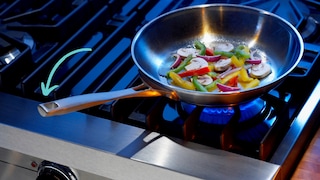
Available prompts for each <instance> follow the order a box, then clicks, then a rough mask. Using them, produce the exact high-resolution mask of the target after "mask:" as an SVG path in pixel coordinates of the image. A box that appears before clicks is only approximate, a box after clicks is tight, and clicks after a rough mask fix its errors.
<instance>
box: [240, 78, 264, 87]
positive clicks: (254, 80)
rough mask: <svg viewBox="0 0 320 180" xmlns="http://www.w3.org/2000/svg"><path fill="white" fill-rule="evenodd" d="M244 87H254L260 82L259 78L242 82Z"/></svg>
mask: <svg viewBox="0 0 320 180" xmlns="http://www.w3.org/2000/svg"><path fill="white" fill-rule="evenodd" d="M240 84H241V86H242V88H243V89H249V88H254V87H256V86H258V85H259V84H260V81H259V79H253V80H252V81H250V82H240Z"/></svg>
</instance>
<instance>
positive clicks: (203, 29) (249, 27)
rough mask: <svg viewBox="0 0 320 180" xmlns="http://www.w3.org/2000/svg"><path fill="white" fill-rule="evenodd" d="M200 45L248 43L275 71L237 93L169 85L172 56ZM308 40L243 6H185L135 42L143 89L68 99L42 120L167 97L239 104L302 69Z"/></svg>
mask: <svg viewBox="0 0 320 180" xmlns="http://www.w3.org/2000/svg"><path fill="white" fill-rule="evenodd" d="M195 40H200V41H201V42H204V43H205V44H209V43H211V42H231V43H234V44H246V45H248V46H249V47H250V48H256V49H259V50H260V51H261V52H262V54H264V55H266V57H267V60H268V62H269V63H270V64H271V66H272V73H271V74H270V75H269V76H268V77H267V78H265V79H264V80H262V81H261V83H260V85H259V86H258V87H255V88H252V89H248V90H240V91H236V92H197V91H191V90H185V89H182V88H179V87H176V86H172V85H170V84H168V82H167V80H166V78H164V77H163V75H164V74H165V73H166V72H167V71H168V70H169V67H170V65H171V63H172V59H170V56H171V54H172V52H173V51H175V50H177V49H178V48H180V47H185V46H187V45H190V44H192V43H193V42H194V41H195ZM303 50H304V47H303V40H302V38H301V36H300V34H299V32H298V31H297V30H296V29H295V28H294V27H293V26H292V25H291V24H290V23H288V22H287V21H286V20H284V19H282V18H280V17H278V16H277V15H274V14H272V13H270V12H267V11H264V10H261V9H256V8H252V7H247V6H241V5H228V4H210V5H200V6H192V7H186V8H182V9H178V10H175V11H171V12H169V13H166V14H163V15H162V16H159V17H158V18H156V19H154V20H152V21H151V22H149V23H148V24H146V25H145V26H144V27H142V28H141V29H140V30H139V32H138V33H137V34H136V36H135V37H134V39H133V42H132V47H131V53H132V57H133V61H134V63H135V64H136V66H138V68H139V72H140V77H141V79H142V80H143V82H144V85H142V86H143V87H147V88H142V87H141V86H138V87H134V88H129V89H125V90H120V91H115V92H104V93H94V94H86V95H79V96H73V97H68V98H65V99H60V100H55V101H52V102H47V103H43V104H40V105H39V106H38V110H39V113H40V114H41V115H42V116H51V115H57V114H65V113H68V112H72V111H77V110H81V109H84V108H88V107H92V106H96V105H99V104H102V103H105V102H107V101H110V100H114V99H120V98H132V97H154V96H166V97H168V98H171V99H174V100H181V101H185V102H188V103H192V104H197V105H206V106H212V105H213V106H214V105H219V106H221V105H234V104H239V103H242V102H245V101H248V100H251V99H254V98H257V97H259V96H261V95H262V94H263V93H265V92H267V91H269V90H271V89H272V88H275V87H276V86H277V85H279V84H280V83H281V82H282V81H283V79H284V78H285V77H286V76H287V75H288V74H289V73H290V72H291V71H292V70H293V69H294V68H295V67H296V66H297V64H298V63H299V61H300V59H301V57H302V55H303Z"/></svg>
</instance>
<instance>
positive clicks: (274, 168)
mask: <svg viewBox="0 0 320 180" xmlns="http://www.w3.org/2000/svg"><path fill="white" fill-rule="evenodd" d="M209 3H232V4H242V5H247V6H253V7H257V8H260V9H264V10H267V11H270V12H273V13H275V14H277V15H279V16H281V17H282V18H284V19H285V20H287V21H288V22H290V23H291V24H292V25H294V26H295V27H296V28H297V30H298V31H299V32H300V33H301V35H302V37H303V40H304V46H305V51H304V55H303V58H302V60H301V62H300V63H299V65H298V67H297V68H295V70H294V71H293V72H292V73H291V74H290V75H289V76H288V77H287V78H286V79H285V81H284V82H283V83H282V84H281V85H279V86H278V87H276V88H275V89H273V90H271V91H269V92H268V93H266V94H263V95H262V96H261V97H259V98H257V99H255V100H252V101H250V102H247V103H244V104H241V105H237V106H230V107H214V108H212V107H202V106H195V105H192V104H187V103H183V102H176V101H173V100H169V99H167V98H165V97H156V98H131V99H121V100H115V101H111V102H108V103H105V104H103V105H100V106H96V107H93V108H88V109H85V110H83V111H81V112H75V113H70V114H66V115H62V116H55V117H48V118H43V117H41V116H40V115H39V113H38V112H37V109H36V108H37V105H38V104H39V103H41V102H47V101H51V100H55V99H60V98H64V97H68V96H74V95H79V94H85V93H96V92H105V91H116V90H121V89H125V88H128V87H133V86H136V85H139V84H141V83H142V82H141V80H140V78H139V73H138V68H137V67H136V66H135V65H134V63H133V61H132V59H131V54H130V45H131V42H132V39H133V37H134V35H135V33H136V32H137V31H138V30H139V29H140V28H141V27H142V26H143V25H144V24H146V23H147V22H149V21H150V20H152V19H154V18H156V17H157V16H159V15H160V14H163V13H165V12H168V11H171V10H174V9H177V8H181V7H186V6H192V5H199V4H209ZM0 20H1V21H0V29H1V31H0V97H1V98H0V104H1V107H2V110H1V111H0V122H1V123H0V125H1V126H0V129H1V130H0V133H1V135H0V142H1V147H2V148H1V151H2V152H3V153H1V154H3V155H4V157H2V156H0V160H1V161H0V162H1V163H2V164H1V166H3V167H6V168H2V169H3V170H1V172H2V173H1V174H3V175H2V176H3V177H4V176H6V177H5V178H6V179H8V178H10V177H13V178H12V179H15V178H14V174H12V173H9V170H11V169H13V168H14V167H16V168H15V169H19V168H20V169H23V171H24V172H25V171H26V172H27V174H29V171H30V172H31V173H30V174H31V175H28V177H30V179H36V178H37V176H39V177H41V175H43V174H45V175H47V174H51V175H52V173H53V172H54V173H56V172H57V171H58V174H63V175H62V177H61V179H63V178H66V179H68V178H69V179H72V178H76V179H77V177H76V176H79V177H85V178H89V177H95V178H97V179H99V178H101V179H105V178H111V179H124V178H125V179H127V178H128V177H130V178H134V179H139V178H141V177H144V178H150V177H152V179H163V178H165V177H167V178H169V177H171V178H172V177H175V178H190V179H192V178H204V179H216V178H228V179H230V178H231V179H232V178H237V179H239V178H243V179H257V178H259V179H262V178H263V179H270V178H275V179H287V178H289V177H290V175H291V174H292V172H293V170H294V168H295V166H296V164H297V163H298V162H299V158H300V157H301V155H302V154H303V153H304V150H305V149H306V146H307V145H308V143H309V141H310V140H311V138H312V135H313V134H314V133H315V131H316V130H317V128H318V127H319V122H317V121H316V119H317V118H318V117H319V112H320V111H319V108H320V107H319V99H320V95H319V93H317V92H319V90H320V81H319V77H320V75H319V73H318V72H317V69H319V68H320V60H319V51H320V38H319V37H320V36H319V34H320V31H319V21H320V4H319V2H317V1H312V0H286V1H281V2H280V1H273V0H269V1H262V0H254V1H238V0H234V1H209V0H208V1H207V0H194V1H192V0H179V1H170V0H160V1H139V0H131V1H130V0H129V1H128V0H117V1H102V0H78V1H76V0H75V1H72V0H67V1H66V0H46V1H39V0H32V1H29V0H16V1H15V0H5V1H3V2H1V3H0ZM81 48H90V50H91V51H90V52H84V51H81V52H78V53H77V54H73V55H70V52H72V51H74V50H77V49H78V50H79V49H81ZM68 54H69V56H68V57H67V58H64V59H63V57H66V55H68ZM41 84H44V85H46V87H47V88H48V87H50V86H55V85H56V86H57V88H55V89H54V90H53V91H50V92H49V93H47V94H44V93H43V92H44V91H43V87H42V86H41ZM8 157H12V158H8ZM21 159H22V160H23V162H21V161H20V160H21ZM110 164H112V166H110ZM61 169H62V170H61ZM48 171H49V173H47V172H48ZM65 171H66V172H65ZM74 171H77V173H75V174H74V176H75V177H73V176H72V177H68V176H67V175H65V174H69V176H71V175H73V172H74ZM10 172H14V171H10ZM39 177H38V178H39ZM89 179H90V178H89Z"/></svg>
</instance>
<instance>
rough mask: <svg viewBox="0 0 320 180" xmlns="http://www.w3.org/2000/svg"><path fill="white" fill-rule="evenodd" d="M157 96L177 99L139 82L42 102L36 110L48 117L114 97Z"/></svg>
mask: <svg viewBox="0 0 320 180" xmlns="http://www.w3.org/2000/svg"><path fill="white" fill-rule="evenodd" d="M158 96H166V97H168V98H170V99H174V100H178V97H177V95H176V93H175V92H171V91H165V90H155V89H152V88H148V87H147V86H146V85H145V84H141V85H138V86H135V87H132V88H128V89H124V90H119V91H110V92H99V93H91V94H83V95H77V96H71V97H67V98H63V99H58V100H54V101H51V102H46V103H42V104H39V105H38V111H39V113H40V115H41V116H43V117H48V116H54V115H61V114H66V113H70V112H75V111H79V110H83V109H86V108H89V107H93V106H97V105H101V104H103V103H106V102H108V101H111V100H116V99H124V98H132V97H158Z"/></svg>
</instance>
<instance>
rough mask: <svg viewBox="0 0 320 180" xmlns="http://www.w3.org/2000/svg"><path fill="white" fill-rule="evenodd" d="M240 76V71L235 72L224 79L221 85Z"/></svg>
mask: <svg viewBox="0 0 320 180" xmlns="http://www.w3.org/2000/svg"><path fill="white" fill-rule="evenodd" d="M239 74H240V71H235V72H233V73H231V74H229V75H227V76H226V77H224V78H222V79H221V81H220V83H221V84H225V83H226V82H228V81H230V79H232V78H234V77H236V76H238V75H239Z"/></svg>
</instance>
